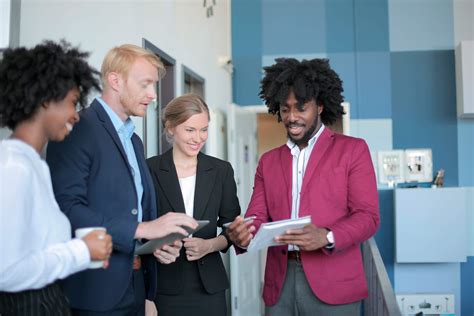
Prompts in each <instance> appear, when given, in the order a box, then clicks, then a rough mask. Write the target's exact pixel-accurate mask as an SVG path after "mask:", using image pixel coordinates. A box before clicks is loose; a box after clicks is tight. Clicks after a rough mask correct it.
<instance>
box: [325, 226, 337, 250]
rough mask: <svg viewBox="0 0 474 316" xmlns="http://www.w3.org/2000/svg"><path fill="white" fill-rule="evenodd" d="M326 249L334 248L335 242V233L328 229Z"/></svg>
mask: <svg viewBox="0 0 474 316" xmlns="http://www.w3.org/2000/svg"><path fill="white" fill-rule="evenodd" d="M326 242H327V244H326V246H325V247H326V249H332V248H334V244H335V240H334V233H333V232H332V230H330V229H327V228H326Z"/></svg>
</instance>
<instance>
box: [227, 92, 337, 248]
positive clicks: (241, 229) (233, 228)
mask: <svg viewBox="0 0 474 316" xmlns="http://www.w3.org/2000/svg"><path fill="white" fill-rule="evenodd" d="M322 111H323V106H322V105H318V104H316V101H315V100H311V101H308V102H306V103H304V104H302V105H299V104H298V100H297V99H296V97H295V95H294V93H293V91H290V93H289V95H288V98H287V101H286V104H282V105H281V106H280V116H281V119H282V123H283V124H284V125H285V128H286V130H287V132H288V137H289V138H290V139H291V140H292V141H293V142H294V143H296V144H297V145H298V147H299V148H300V150H301V149H304V148H306V147H307V146H308V140H309V139H310V138H311V137H313V136H314V135H315V134H316V133H317V132H318V130H319V129H320V128H321V125H322V123H321V113H322ZM252 223H253V222H252V221H249V222H246V223H244V219H243V218H242V217H241V216H238V217H237V218H236V219H235V220H234V221H233V222H232V224H231V225H230V226H229V227H228V228H227V234H228V236H229V238H230V240H232V241H233V242H234V244H236V245H237V246H239V247H241V248H245V247H247V246H248V245H249V244H250V241H251V240H252V238H253V233H254V232H255V230H256V228H255V226H253V225H252ZM328 232H329V231H328V230H327V229H326V228H322V227H317V226H316V225H314V224H309V225H306V226H305V227H303V228H302V229H291V230H287V231H286V232H285V234H283V235H280V236H277V237H276V238H275V240H276V241H277V242H279V243H281V244H282V245H296V246H298V247H299V248H300V250H303V251H314V250H318V249H321V248H323V247H325V246H327V245H328V244H329V242H328V240H327V238H326V235H327V234H328Z"/></svg>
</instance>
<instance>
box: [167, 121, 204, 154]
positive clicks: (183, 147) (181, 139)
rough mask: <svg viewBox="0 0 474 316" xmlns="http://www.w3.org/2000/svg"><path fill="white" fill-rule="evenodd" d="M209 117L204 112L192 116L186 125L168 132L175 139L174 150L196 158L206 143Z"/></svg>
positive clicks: (183, 124)
mask: <svg viewBox="0 0 474 316" xmlns="http://www.w3.org/2000/svg"><path fill="white" fill-rule="evenodd" d="M208 126H209V116H208V114H207V113H205V112H202V113H198V114H194V115H192V116H191V117H190V118H189V119H187V120H186V121H185V122H184V123H181V124H179V125H177V126H175V127H172V128H170V129H169V130H168V133H169V135H170V136H171V138H172V139H173V149H174V150H178V151H179V152H180V153H182V154H184V155H185V156H187V157H196V156H197V155H198V154H199V151H200V150H201V149H202V147H203V146H204V144H205V143H206V140H207V136H208Z"/></svg>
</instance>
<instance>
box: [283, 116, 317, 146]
mask: <svg viewBox="0 0 474 316" xmlns="http://www.w3.org/2000/svg"><path fill="white" fill-rule="evenodd" d="M318 123H319V117H317V118H316V119H315V120H314V123H313V125H311V127H310V128H309V129H308V130H307V131H306V133H304V135H303V137H301V139H294V138H293V137H291V134H290V133H289V132H287V135H288V138H289V139H291V140H292V141H293V143H295V144H296V145H298V146H301V145H308V141H309V140H310V139H311V137H313V134H314V132H315V131H316V129H317V128H318V125H319V124H318ZM287 127H288V126H287Z"/></svg>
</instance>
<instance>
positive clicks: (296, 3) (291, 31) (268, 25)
mask: <svg viewBox="0 0 474 316" xmlns="http://www.w3.org/2000/svg"><path fill="white" fill-rule="evenodd" d="M235 2H238V1H235ZM262 10H263V12H264V13H265V14H263V15H262V17H261V19H262V35H263V46H262V47H263V54H265V55H275V54H295V53H296V54H305V53H321V52H323V53H325V52H326V15H325V9H324V0H262Z"/></svg>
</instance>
